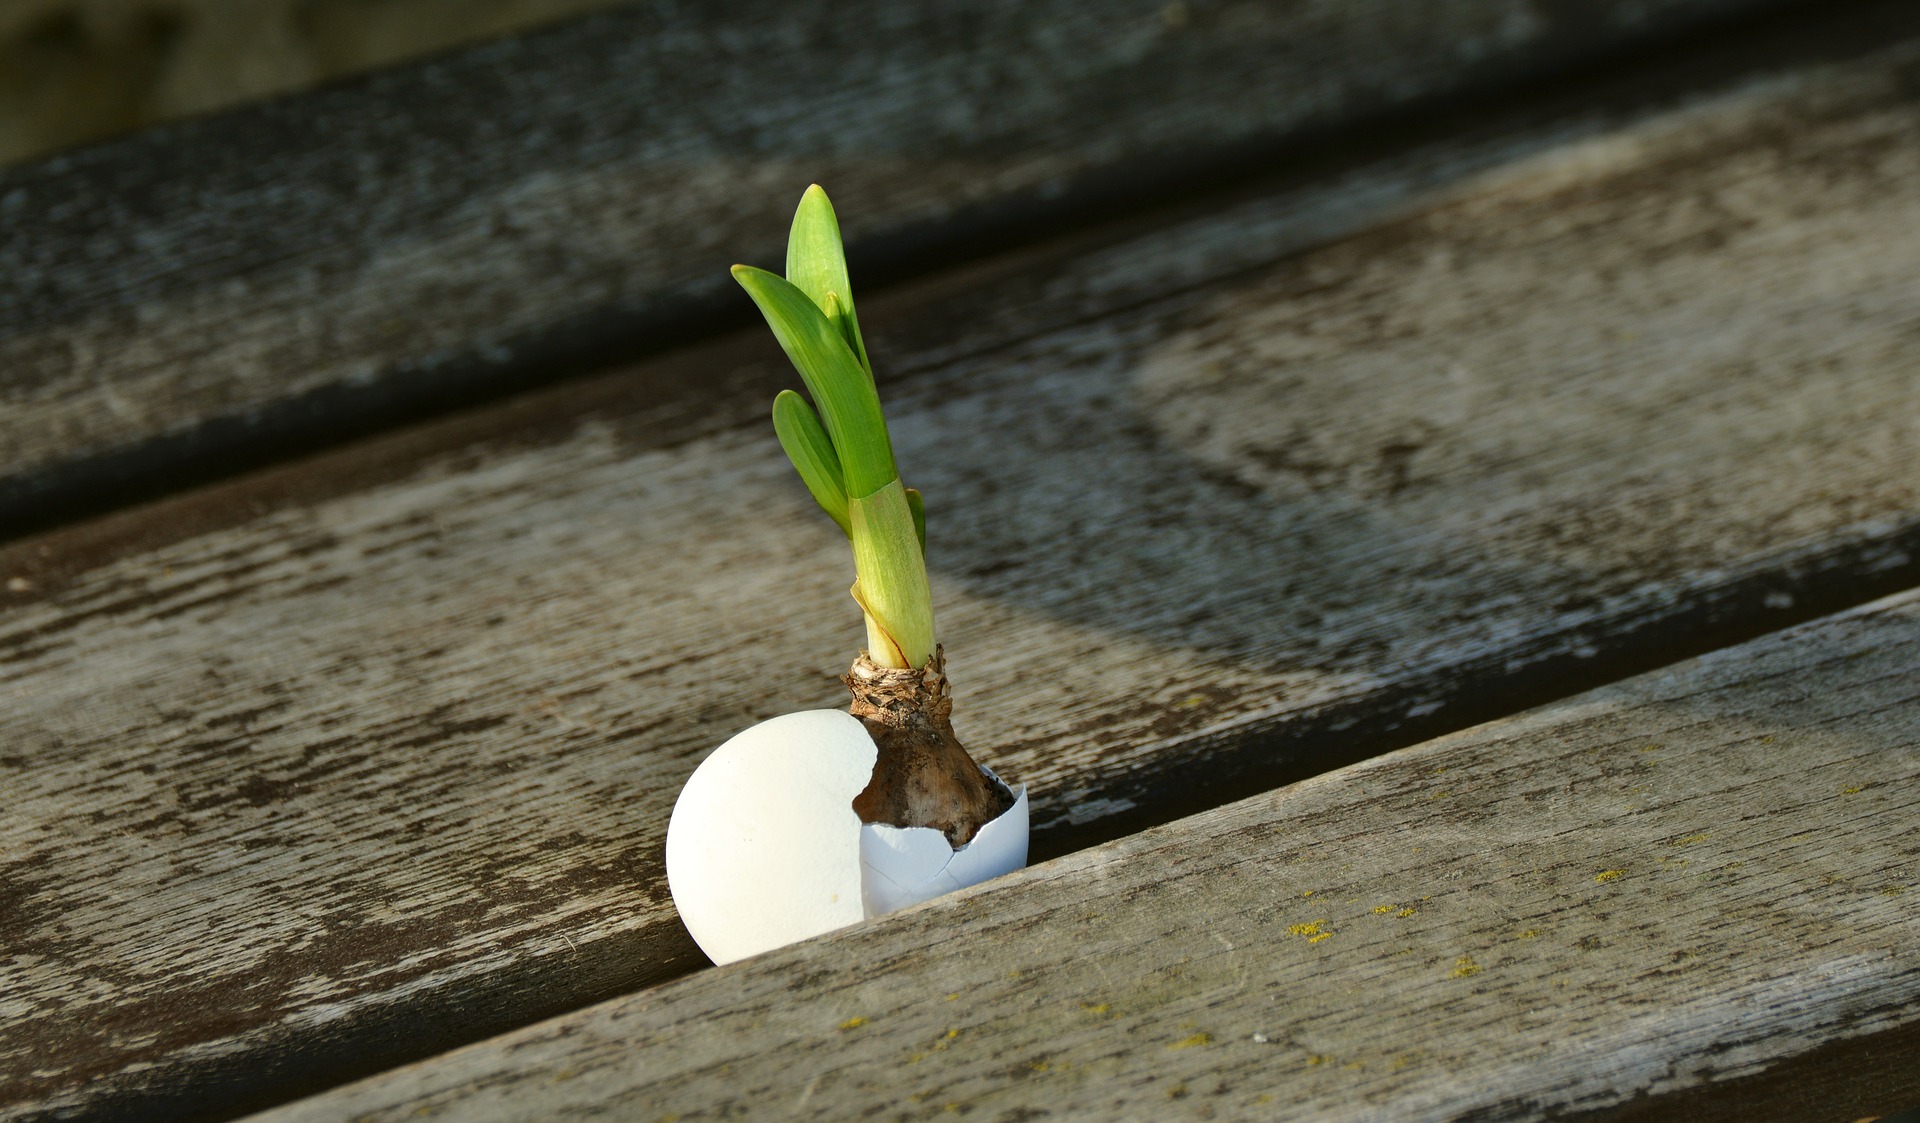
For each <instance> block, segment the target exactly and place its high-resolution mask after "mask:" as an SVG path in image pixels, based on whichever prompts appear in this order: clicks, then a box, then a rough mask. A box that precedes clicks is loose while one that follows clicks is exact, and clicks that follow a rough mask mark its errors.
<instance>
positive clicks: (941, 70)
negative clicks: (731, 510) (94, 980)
mask: <svg viewBox="0 0 1920 1123" xmlns="http://www.w3.org/2000/svg"><path fill="white" fill-rule="evenodd" d="M1769 6H1771V3H1770V0H1633V2H1627V0H1563V2H1560V3H1556V4H1552V5H1538V4H1534V3H1531V2H1530V0H1446V2H1433V3H1424V4H1420V5H1416V6H1413V7H1409V5H1407V4H1405V3H1403V2H1401V0H1367V2H1364V3H1361V2H1354V3H1345V4H1339V5H1333V6H1331V7H1319V6H1310V5H1309V6H1301V5H1284V6H1279V7H1273V6H1268V5H1255V4H1216V3H1210V2H1193V3H1189V2H1188V0H1179V2H1178V3H1172V4H1169V3H1167V2H1165V0H1126V2H1124V3H1119V4H1101V5H1087V4H1079V3H1073V2H1070V0H998V2H996V3H991V4H982V3H979V2H977V0H943V2H941V3H935V4H915V5H899V4H890V3H885V2H883V0H854V2H852V3H846V2H835V3H827V2H826V0H804V2H789V0H781V2H778V3H774V2H772V0H738V2H734V3H728V4H647V5H635V6H634V7H633V8H632V9H631V10H627V11H624V12H620V13H614V14H608V15H601V16H596V17H592V18H589V19H586V20H583V21H581V22H579V23H577V24H574V25H571V26H568V27H565V28H562V29H559V30H555V31H552V32H548V33H545V34H538V35H534V36H531V37H528V38H525V39H521V40H514V41H508V42H501V43H495V44H490V45H487V46H483V47H480V48H476V49H474V50H471V51H468V52H465V53H463V54H459V55H455V56H452V57H448V58H442V59H436V60H433V61H430V62H427V63H424V64H421V65H418V66H415V67H412V68H410V69H406V70H401V71H397V72H393V73H389V74H383V75H378V76H375V77H372V78H368V79H365V80H361V81H357V82H353V83H350V84H346V85H342V86H338V87H333V88H328V89H325V90H322V91H319V92H316V93H311V94H306V95H302V96H299V97H293V98H289V99H285V100H280V101H274V102H270V103H267V104H263V105H260V106H257V107H255V108H252V109H248V110H245V111H241V112H236V113H233V114H229V115H226V116H222V117H217V118H212V119H207V120H200V121H191V122H187V123H183V124H177V125H169V126H167V127H164V128H159V129H155V130H153V131H151V132H148V133H144V134H141V135H137V136H134V137H131V138H128V139H125V140H121V141H118V142H114V143H110V144H107V145H104V146H101V147H97V148H92V149H87V150H83V151H79V152H75V153H72V154H69V155H65V156H61V157H58V158H56V159H53V160H50V161H47V162H44V163H41V164H38V165H34V166H30V167H25V168H21V169H16V170H11V171H8V172H6V173H5V174H3V175H0V466H4V468H3V470H0V533H7V532H8V531H7V528H12V527H17V526H19V525H21V524H24V523H29V522H38V523H41V524H45V523H46V522H48V521H59V520H62V519H65V518H70V517H71V513H72V510H73V509H74V507H75V506H76V505H88V508H89V509H97V508H98V506H99V505H100V504H102V503H113V502H122V503H123V502H125V501H126V500H127V497H128V496H130V495H131V496H136V497H137V496H141V495H152V494H155V493H156V491H155V489H156V488H164V487H167V486H171V484H172V483H173V482H174V481H177V480H178V479H179V478H181V477H182V476H183V475H184V476H186V477H188V478H196V477H197V478H206V477H207V474H208V473H214V472H219V471H231V470H232V469H233V468H234V467H235V466H236V465H244V464H247V463H250V462H263V461H269V460H272V459H275V458H277V457H281V456H284V455H285V454H286V451H287V448H288V446H289V443H290V442H291V443H292V444H294V446H295V447H306V448H311V447H318V445H317V443H316V442H318V443H324V442H331V441H336V440H338V439H340V437H341V435H342V434H343V433H347V432H365V431H370V430H372V429H375V428H378V427H381V426H390V425H392V424H393V423H394V421H395V419H396V418H400V419H404V418H407V417H409V416H416V415H420V414H421V413H422V412H423V411H430V410H434V409H439V408H445V407H446V406H448V405H449V404H457V403H460V402H467V401H471V400H473V399H474V397H475V395H477V394H483V393H498V392H502V391H505V390H509V389H516V388H525V387H527V386H531V385H539V384H541V383H543V382H545V381H548V380H550V379H551V378H553V377H554V376H555V375H556V373H564V372H565V371H566V370H569V369H578V368H579V366H580V364H582V363H583V362H589V361H595V360H596V359H597V358H598V357H604V356H605V355H606V354H607V353H609V352H620V351H625V352H634V351H636V350H645V349H648V348H657V347H659V346H660V345H661V343H662V341H663V340H664V341H681V340H685V339H686V338H688V337H689V334H690V333H696V332H699V331H703V330H706V329H707V328H709V327H710V326H711V325H712V324H713V323H714V322H715V321H716V319H719V320H724V321H726V322H729V323H744V322H745V320H746V314H745V313H744V312H743V311H742V310H741V306H740V303H739V301H738V299H737V294H734V293H733V292H732V291H731V290H730V288H729V286H728V285H727V283H726V279H725V278H726V274H725V269H726V267H727V266H728V265H729V264H731V263H732V262H733V261H735V260H737V259H738V258H739V257H740V256H742V255H743V254H747V255H751V256H756V257H758V258H761V259H773V258H776V257H777V249H778V247H779V246H780V245H781V244H783V243H782V242H781V240H780V239H781V237H782V235H783V233H784V230H785V223H786V219H787V217H788V215H789V214H790V213H791V208H792V204H793V200H794V199H795V198H797V197H798V192H799V190H800V188H801V187H803V186H804V185H805V184H806V183H807V182H808V181H809V180H822V181H825V182H828V183H830V184H832V185H833V188H834V191H835V193H836V197H837V198H838V199H839V200H840V201H841V202H842V203H843V204H844V205H846V209H847V213H848V217H849V231H850V233H851V234H852V235H853V236H854V237H855V239H856V241H857V242H858V247H857V251H856V253H857V256H858V257H859V258H860V261H861V265H862V267H863V269H864V270H865V272H866V275H867V276H868V277H869V278H870V279H871V278H873V277H876V276H878V275H880V273H881V272H884V271H885V270H888V269H894V270H897V269H900V268H904V267H906V263H907V262H908V261H909V260H910V259H913V258H915V257H916V255H918V254H920V253H921V252H922V251H924V250H926V249H927V248H928V247H929V246H930V245H935V244H937V245H942V246H945V247H947V249H948V250H953V249H955V248H959V247H967V246H970V245H977V244H978V243H980V242H983V241H988V242H990V241H992V240H994V239H996V238H1005V237H1006V236H1007V235H1008V234H1009V233H1012V232H1016V231H1018V230H1033V229H1046V228H1049V227H1057V226H1058V225H1059V224H1060V223H1061V222H1062V221H1063V220H1064V218H1065V216H1069V215H1073V214H1075V213H1078V212H1083V211H1085V210H1087V209H1088V208H1090V207H1093V206H1095V205H1098V204H1100V203H1102V202H1103V201H1104V202H1108V203H1110V202H1113V201H1115V200H1123V199H1124V200H1134V201H1138V200H1140V199H1144V198H1152V197H1154V196H1155V195H1157V194H1159V193H1161V192H1164V191H1165V190H1166V188H1167V186H1168V185H1169V184H1171V183H1177V182H1182V181H1183V180H1184V181H1190V180H1191V179H1192V178H1193V177H1195V176H1199V175H1204V174H1206V173H1208V172H1210V171H1218V170H1220V169H1221V168H1222V167H1224V166H1227V165H1229V164H1231V163H1233V162H1234V161H1235V160H1245V159H1247V158H1248V156H1249V153H1250V152H1252V151H1254V150H1255V149H1259V148H1260V147H1261V146H1263V145H1271V144H1272V143H1274V142H1275V141H1277V140H1278V139H1280V138H1284V137H1287V136H1293V135H1298V134H1300V133H1301V132H1302V131H1307V130H1313V129H1327V128H1331V127H1333V126H1336V125H1339V124H1342V123H1346V122H1351V121H1353V120H1356V119H1358V118H1360V117H1362V116H1364V115H1366V114H1369V113H1375V112H1378V111H1380V110H1382V109H1384V108H1387V107H1390V106H1395V105H1401V104H1405V103H1407V102H1409V101H1412V100H1414V99H1418V98H1423V97H1430V96H1433V95H1437V94H1451V93H1455V92H1458V91H1461V90H1466V89H1473V88H1483V87H1486V86H1488V85H1489V84H1493V83H1498V82H1502V81H1507V80H1511V79H1514V78H1516V77H1519V76H1523V75H1530V74H1537V73H1541V72H1545V71H1551V70H1553V69H1555V68H1556V67H1559V66H1562V65H1564V64H1566V63H1568V62H1570V61H1574V60H1578V59H1584V58H1591V57H1594V56H1596V55H1598V54H1601V53H1604V52H1606V51H1609V50H1613V49H1616V48H1618V47H1620V46H1621V45H1623V44H1625V43H1631V42H1644V41H1646V40H1649V39H1657V38H1660V37H1662V36H1667V35H1671V34H1674V33H1676V32H1678V31H1680V30H1684V29H1687V28H1691V27H1695V26H1699V25H1702V24H1704V23H1711V22H1712V21H1714V20H1718V19H1724V18H1727V17H1729V16H1732V15H1735V14H1740V13H1748V12H1752V11H1756V10H1760V9H1763V8H1766V7H1769ZM11 533H17V531H13V532H11Z"/></svg>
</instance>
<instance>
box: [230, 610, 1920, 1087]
mask: <svg viewBox="0 0 1920 1123" xmlns="http://www.w3.org/2000/svg"><path fill="white" fill-rule="evenodd" d="M1916 816H1920V596H1912V595H1908V596H1904V597H1902V598H1899V599H1896V600H1893V601H1890V602H1882V603H1881V604H1879V605H1877V606H1875V607H1873V608H1872V609H1870V610H1867V611H1861V612H1856V613H1852V614H1849V615H1846V616H1844V617H1841V618H1839V619H1831V620H1828V621H1823V622H1821V623H1820V624H1818V625H1816V626H1811V627H1803V628H1800V629H1796V630H1794V631H1791V632H1789V633H1786V634H1780V635H1776V636H1771V637H1768V638H1766V639H1764V640H1762V641H1759V642H1756V643H1754V644H1752V645H1748V646H1744V647H1739V648H1733V649H1723V650H1722V651H1720V652H1717V653H1715V654H1713V655H1712V656H1709V657H1707V658H1703V659H1700V660H1697V661H1694V662H1690V663H1685V664H1681V665H1678V666H1676V667H1674V668H1672V669H1670V670H1666V671H1662V672H1657V673H1655V674H1652V675H1649V676H1646V677H1643V678H1639V679H1634V680H1629V681H1628V682H1626V683H1623V684H1621V685H1620V686H1618V687H1614V688H1608V689H1602V690H1599V691H1596V692H1593V693H1590V694H1586V695H1581V696H1578V697H1576V698H1574V699H1571V700H1569V701H1567V702H1565V703H1562V704H1558V705H1554V706H1552V707H1549V708H1547V709H1545V710H1542V711H1536V712H1533V713H1530V714H1527V715H1523V716H1520V717H1516V718H1512V719H1507V720H1503V721H1499V722H1495V723H1493V724H1490V725H1486V726H1482V727H1479V728H1476V729H1473V730H1470V731H1467V732H1464V733H1461V734H1457V735H1454V736H1450V737H1446V738H1442V739H1440V740H1438V741H1435V742H1432V743H1429V744H1425V745H1421V746H1419V747H1417V748H1412V749H1407V750H1402V751H1400V752H1396V753H1392V754H1389V755H1388V756H1385V757H1382V758H1379V759H1376V760H1374V761H1370V762H1367V763H1364V764H1360V765H1356V766H1352V767H1349V768H1346V769H1342V770H1340V771H1337V772H1334V773H1330V774H1328V775H1324V776H1321V777H1317V778H1314V779H1311V780H1307V781H1305V782H1303V783H1300V784H1298V785H1295V786H1293V787H1291V788H1288V789H1285V790H1281V791H1277V792H1273V793H1269V794H1266V795H1261V796H1257V797H1254V798H1252V799H1248V800H1245V801H1242V802H1239V803H1236V804H1232V805H1229V806H1227V807H1223V808H1220V809H1219V810H1217V811H1212V812H1208V813H1205V814H1202V815H1199V816H1196V817H1194V818H1191V819H1185V820H1181V821H1179V822H1177V823H1174V824H1171V825H1169V826H1166V827H1162V828H1157V829H1154V830H1150V831H1147V832H1145V833H1143V834H1140V835H1136V836H1133V837H1129V838H1126V839H1122V840H1119V841H1116V842H1113V843H1109V844H1107V845H1104V846H1100V847H1097V848H1094V849H1092V850H1088V851H1082V852H1081V853H1078V854H1075V855H1072V856H1070V857H1067V858H1062V859H1059V860H1056V861H1053V862H1050V863H1047V864H1046V865H1044V866H1039V867H1034V868H1031V869H1028V870H1024V871H1021V872H1019V873H1015V874H1012V875H1010V876H1008V877H1006V878H1002V879H1000V880H999V881H997V882H994V883H990V884H989V885H986V886H978V887H975V888H972V889H969V890H966V891H963V892H962V893H960V894H956V895H954V896H952V897H948V898H945V899H942V900H939V901H935V902H929V903H928V904H926V905H922V906H918V907H916V908H915V909H913V910H910V911H908V912H905V913H902V914H897V915H896V916H894V917H889V918H883V919H881V920H879V921H876V922H869V923H867V924H865V925H862V926H858V927H856V928H853V929H848V930H843V931H842V932H839V933H835V934H832V935H829V936H826V937H821V938H818V939H816V940H813V941H810V942H808V943H806V944H803V945H797V946H795V947H792V948H786V949H781V950H779V951H775V952H770V953H768V954H766V955H765V956H762V957H759V958H756V959H752V960H748V961H744V962H742V963H737V964H733V965H730V966H728V967H725V968H720V969H716V970H713V971H709V972H705V973H703V974H701V975H697V976H695V977H692V978H689V979H686V980H682V981H680V982H677V983H672V984H668V985H666V986H663V987H660V988H658V989H655V990H652V991H647V992H642V993H640V994H636V995H633V996H630V997H627V998H622V999H618V1000H615V1001H613V1002H609V1003H606V1004H604V1005H601V1006H597V1007H593V1008H590V1009H587V1010H583V1011H580V1012H578V1013H576V1014H571V1015H568V1016H566V1017H563V1018H558V1019H554V1020H553V1021H550V1022H547V1023H544V1024H541V1025H538V1026H534V1027H530V1028H528V1029H527V1030H524V1031H521V1032H518V1033H515V1034H511V1035H508V1036H505V1037H502V1038H499V1039H496V1040H493V1041H489V1042H486V1043H484V1044H481V1045H477V1046H474V1047H471V1048H468V1049H464V1050H461V1051H458V1052H455V1053H452V1054H449V1055H447V1056H445V1057H441V1058H436V1059H435V1060H432V1061H428V1062H425V1063H422V1064H418V1065H413V1066H410V1067H408V1068H405V1069H400V1070H397V1071H395V1072H394V1073H391V1074H388V1075H385V1076H381V1077H376V1078H374V1079H372V1080H369V1081H366V1082H363V1083H361V1084H359V1085H355V1086H350V1087H347V1088H343V1089H340V1090H338V1091H336V1092H333V1093H330V1094H327V1095H324V1096H321V1097H318V1098H316V1099H313V1100H311V1101H308V1102H306V1103H302V1104H298V1105H293V1106H290V1107H288V1108H286V1109H284V1110H280V1111H276V1112H273V1113H270V1114H268V1115H266V1116H264V1117H262V1118H263V1119H272V1120H276V1121H281V1123H292V1121H295V1120H322V1119H346V1118H352V1119H355V1120H362V1121H367V1123H374V1121H379V1120H402V1119H419V1118H453V1119H463V1120H520V1119H544V1118H555V1117H561V1116H564V1117H566V1118H583V1119H584V1118H616V1119H659V1118H679V1119H734V1118H782V1119H861V1118H881V1119H890V1120H893V1119H898V1120H912V1119H936V1118H944V1117H946V1116H947V1115H948V1114H953V1113H959V1114H965V1115H969V1116H972V1117H975V1118H984V1119H1028V1118H1042V1117H1045V1118H1072V1119H1081V1120H1108V1119H1111V1120H1135V1119H1149V1118H1151V1119H1212V1118H1236V1119H1240V1118H1244V1119H1253V1118H1258V1119H1301V1120H1388V1119H1392V1120H1409V1121H1413V1120H1459V1119H1473V1120H1500V1119H1539V1118H1543V1117H1548V1116H1549V1115H1551V1114H1555V1113H1559V1112H1564V1111H1569V1110H1576V1109H1582V1108H1594V1107H1602V1106H1606V1105H1610V1104H1618V1103H1621V1102H1624V1101H1627V1100H1629V1099H1631V1098H1633V1097H1634V1096H1636V1095H1637V1094H1649V1093H1651V1094H1660V1093H1665V1092H1671V1091H1676V1090H1680V1089H1685V1088H1689V1087H1693V1086H1696V1085H1699V1084H1704V1083H1710V1082H1712V1081H1714V1080H1716V1079H1723V1078H1729V1077H1737V1076H1740V1075H1742V1074H1746V1073H1750V1072H1753V1071H1756V1070H1759V1069H1762V1068H1764V1067H1765V1066H1767V1065H1768V1064H1769V1063H1770V1062H1773V1061H1776V1060H1779V1059H1781V1058H1784V1057H1791V1056H1794V1055H1797V1054H1800V1053H1803V1052H1805V1051H1807V1050H1809V1049H1811V1048H1813V1047H1816V1046H1818V1045H1820V1044H1823V1043H1826V1042H1831V1041H1834V1040H1839V1039H1844V1038H1848V1037H1851V1036H1856V1035H1860V1034H1864V1033H1868V1032H1872V1031H1875V1030H1884V1029H1888V1028H1892V1027H1897V1026H1902V1025H1911V1024H1914V1023H1920V911H1917V910H1916V909H1915V907H1914V903H1913V894H1914V893H1916V892H1920V835H1916V834H1915V833H1914V831H1913V830H1912V823H1913V822H1914V820H1915V817H1916ZM1760 1117H1763V1118H1780V1116H1776V1115H1770V1114H1767V1113H1762V1115H1761V1116H1760ZM1835 1117H1836V1118H1844V1117H1839V1116H1835Z"/></svg>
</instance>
